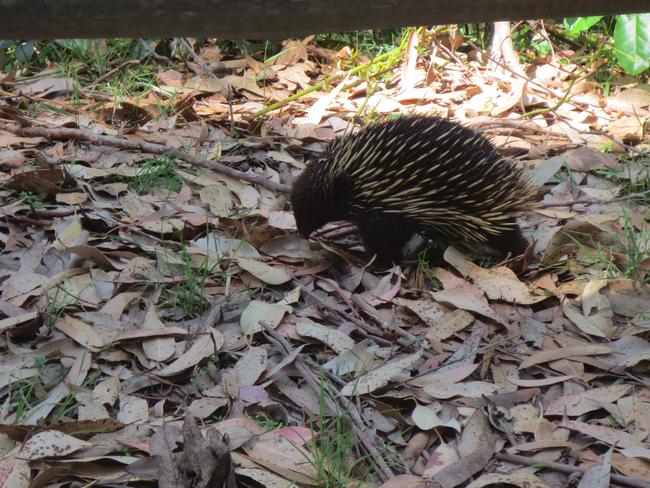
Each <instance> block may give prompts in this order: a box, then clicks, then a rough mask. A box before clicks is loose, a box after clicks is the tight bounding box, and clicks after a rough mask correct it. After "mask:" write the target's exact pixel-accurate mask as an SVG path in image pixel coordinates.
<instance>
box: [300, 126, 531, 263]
mask: <svg viewBox="0 0 650 488" xmlns="http://www.w3.org/2000/svg"><path fill="white" fill-rule="evenodd" d="M536 200H537V190H535V189H534V188H533V187H532V186H531V185H530V184H529V182H528V181H527V179H526V178H525V177H524V175H523V173H522V170H521V169H519V168H517V167H516V166H515V164H514V163H513V162H511V161H509V160H507V159H504V158H503V157H501V156H500V155H499V154H498V153H497V152H496V151H495V149H494V147H493V146H492V144H491V143H490V142H489V141H488V140H487V139H485V138H484V137H483V136H481V135H480V134H477V133H476V132H474V131H472V130H470V129H468V128H465V127H463V126H461V125H458V124H456V123H454V122H451V121H448V120H445V119H441V118H437V117H422V116H409V117H401V118H398V119H394V120H390V121H387V122H382V123H378V124H373V125H369V126H366V127H365V128H363V129H361V130H360V131H359V132H357V133H356V134H349V135H346V136H343V137H340V138H338V139H335V140H334V141H333V142H331V143H330V144H329V146H328V147H327V149H326V151H325V153H324V157H323V158H321V159H319V160H317V161H313V162H311V163H309V164H308V165H307V167H306V168H305V170H304V171H303V173H302V174H301V175H300V176H299V177H298V178H297V179H296V181H295V182H294V184H293V188H292V195H291V203H292V206H293V211H294V214H295V217H296V223H297V226H298V231H299V232H300V233H301V234H302V235H304V236H308V235H309V234H311V233H312V232H313V231H315V230H316V229H318V228H320V227H321V226H323V225H324V224H326V223H327V222H331V221H334V220H351V221H353V222H354V223H355V224H356V225H357V227H358V228H359V232H360V234H361V238H362V240H363V242H364V245H365V247H366V250H367V251H368V252H369V253H370V254H377V257H378V261H379V262H380V263H383V264H390V263H391V262H398V261H399V258H400V253H401V250H402V248H403V246H404V244H405V243H406V242H407V241H408V240H409V238H410V237H411V236H412V235H413V234H414V233H416V232H422V233H423V234H425V235H427V236H428V237H430V238H431V239H433V240H438V241H439V240H443V241H451V242H453V241H458V240H466V241H478V242H484V243H487V244H488V245H489V246H490V247H492V248H495V249H496V250H499V251H501V252H503V253H504V254H505V253H507V252H511V253H513V254H520V253H521V252H523V251H524V250H525V248H526V246H527V242H526V241H525V239H524V238H523V236H522V235H521V231H520V229H519V226H518V225H517V222H516V218H517V217H518V216H520V215H522V214H523V213H524V212H526V210H528V209H529V208H531V207H532V205H533V204H534V202H535V201H536Z"/></svg>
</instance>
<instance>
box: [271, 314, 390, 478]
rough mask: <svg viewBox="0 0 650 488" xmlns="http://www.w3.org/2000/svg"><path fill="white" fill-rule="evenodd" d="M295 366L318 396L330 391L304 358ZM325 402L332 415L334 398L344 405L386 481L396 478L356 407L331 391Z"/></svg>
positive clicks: (281, 341)
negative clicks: (370, 436)
mask: <svg viewBox="0 0 650 488" xmlns="http://www.w3.org/2000/svg"><path fill="white" fill-rule="evenodd" d="M260 325H261V326H262V327H263V328H264V331H265V332H266V335H267V337H268V338H269V340H272V342H273V343H274V344H275V346H276V347H277V348H278V349H279V350H280V352H281V353H282V355H283V356H285V357H288V356H291V354H292V347H291V344H289V342H287V340H286V339H285V338H284V337H282V336H281V335H280V334H278V332H277V331H275V330H274V329H272V328H271V327H270V326H269V325H268V324H266V323H265V322H264V321H260ZM293 363H294V365H295V366H296V368H297V369H298V371H300V373H301V374H302V376H303V378H304V379H305V381H306V382H307V384H308V385H309V386H310V388H312V389H313V390H314V392H315V393H316V394H317V395H321V394H322V390H323V389H324V390H329V389H330V387H329V386H328V385H326V384H324V383H319V382H318V381H316V378H314V375H313V373H312V371H311V370H310V369H309V368H308V367H307V366H306V365H305V363H304V362H303V360H302V358H301V357H300V356H297V357H296V358H295V359H294V361H293ZM323 397H324V400H325V402H326V404H327V407H328V409H330V410H331V411H332V413H336V412H337V410H338V408H337V406H336V404H335V403H334V401H333V400H332V398H337V397H338V400H339V401H340V402H341V404H342V405H343V407H344V409H345V410H346V412H347V413H348V414H349V416H350V417H349V418H350V420H352V424H353V426H354V427H353V428H354V431H355V434H356V436H357V437H358V438H359V440H360V441H361V443H362V444H363V446H364V447H365V448H366V450H367V451H368V454H370V456H371V457H372V459H373V461H374V462H375V463H377V466H379V467H380V469H381V472H382V474H383V476H384V478H385V479H391V478H394V477H395V474H394V473H393V471H392V470H391V469H390V467H389V466H388V464H387V463H386V461H385V460H384V458H383V457H382V456H381V453H380V452H379V450H378V449H377V447H376V445H377V441H376V440H375V439H370V438H369V437H368V434H367V432H368V430H369V429H368V426H366V425H365V424H364V422H363V419H362V417H361V414H360V413H359V412H358V411H357V410H356V407H355V406H354V405H353V404H352V402H350V401H349V400H348V399H347V398H345V397H342V396H340V395H336V396H334V395H332V392H331V391H326V392H325V394H324V395H323Z"/></svg>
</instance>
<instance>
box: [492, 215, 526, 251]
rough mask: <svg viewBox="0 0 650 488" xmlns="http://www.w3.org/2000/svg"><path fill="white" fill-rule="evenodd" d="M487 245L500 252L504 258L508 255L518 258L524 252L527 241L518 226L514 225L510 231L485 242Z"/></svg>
mask: <svg viewBox="0 0 650 488" xmlns="http://www.w3.org/2000/svg"><path fill="white" fill-rule="evenodd" d="M487 245H488V246H490V247H491V248H493V249H496V250H497V251H499V252H501V253H502V254H503V255H504V256H505V255H506V254H508V253H510V254H512V256H519V255H521V254H523V253H524V252H526V248H527V247H528V241H527V240H526V239H525V238H524V236H523V235H522V233H521V229H520V228H519V225H517V224H516V223H514V227H513V228H512V230H507V231H505V232H502V233H501V234H499V235H497V236H494V237H493V238H491V239H490V240H488V241H487Z"/></svg>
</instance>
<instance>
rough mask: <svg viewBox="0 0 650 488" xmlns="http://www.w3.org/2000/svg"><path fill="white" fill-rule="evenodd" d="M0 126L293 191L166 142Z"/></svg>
mask: <svg viewBox="0 0 650 488" xmlns="http://www.w3.org/2000/svg"><path fill="white" fill-rule="evenodd" d="M0 129H2V130H6V131H7V132H11V133H12V134H15V135H17V136H21V137H45V138H48V139H56V140H62V141H67V140H70V139H78V140H80V141H86V142H90V143H92V144H97V145H100V146H111V147H119V148H121V149H129V150H135V151H143V152H147V153H152V154H169V155H170V156H171V157H174V158H177V159H181V160H183V161H185V162H186V163H190V164H191V165H194V166H198V167H200V168H206V169H209V170H212V171H215V172H217V173H220V174H223V175H226V176H230V177H231V178H236V179H239V180H242V181H247V182H249V183H254V184H257V185H260V186H263V187H264V188H268V189H269V190H271V191H276V192H279V193H288V192H289V191H290V187H289V185H284V184H282V183H276V182H275V181H271V180H269V179H268V178H264V177H262V176H257V175H249V174H247V173H244V172H242V171H239V170H236V169H234V168H231V167H229V166H226V165H225V164H221V163H218V162H217V161H211V160H210V159H205V158H202V157H199V156H194V155H192V154H188V153H185V152H183V151H180V150H178V149H176V148H174V147H171V146H167V145H164V144H154V143H151V142H145V141H130V140H128V139H121V138H119V137H113V136H102V135H99V134H95V133H93V132H91V131H89V130H85V129H63V128H56V129H50V128H48V127H18V126H16V125H13V124H8V123H6V122H4V121H0Z"/></svg>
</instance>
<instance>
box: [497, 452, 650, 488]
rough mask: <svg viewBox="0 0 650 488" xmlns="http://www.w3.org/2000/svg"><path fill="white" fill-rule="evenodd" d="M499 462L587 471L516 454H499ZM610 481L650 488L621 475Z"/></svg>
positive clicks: (612, 475)
mask: <svg viewBox="0 0 650 488" xmlns="http://www.w3.org/2000/svg"><path fill="white" fill-rule="evenodd" d="M496 457H497V459H498V460H499V461H505V462H508V463H513V464H521V465H523V466H536V467H539V468H540V469H544V468H545V469H552V470H554V471H560V472H561V473H569V474H572V473H581V474H584V473H585V472H586V471H587V469H586V468H581V467H579V466H569V465H568V464H562V463H554V462H552V461H546V462H540V461H539V460H538V459H533V458H529V457H526V456H518V455H516V454H507V453H504V452H499V453H497V455H496ZM609 476H610V479H611V481H612V482H613V483H617V484H619V485H625V486H632V487H634V488H650V482H649V481H645V480H642V479H639V478H632V477H630V476H624V475H621V474H610V475H609Z"/></svg>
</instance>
